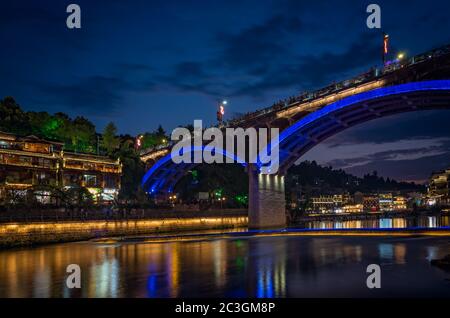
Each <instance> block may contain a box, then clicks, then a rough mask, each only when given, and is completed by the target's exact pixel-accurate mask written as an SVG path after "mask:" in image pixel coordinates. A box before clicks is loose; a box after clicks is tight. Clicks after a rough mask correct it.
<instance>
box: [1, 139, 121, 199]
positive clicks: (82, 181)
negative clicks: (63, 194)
mask: <svg viewBox="0 0 450 318" xmlns="http://www.w3.org/2000/svg"><path fill="white" fill-rule="evenodd" d="M121 174H122V165H121V163H120V162H119V160H112V159H110V158H108V157H104V156H96V155H91V154H80V153H70V152H65V151H64V150H63V143H61V142H56V141H49V140H45V139H40V138H38V137H36V136H27V137H21V136H17V135H14V134H9V133H4V132H0V198H4V197H5V196H6V195H7V193H8V191H14V192H16V193H18V194H20V193H23V194H25V193H26V191H27V190H28V189H31V188H33V187H35V186H42V187H43V188H45V187H46V186H47V187H55V188H70V187H85V188H87V189H88V190H89V192H90V193H91V194H92V195H93V197H94V200H95V201H96V202H111V201H112V200H114V199H115V198H116V197H117V195H118V192H119V190H120V177H121ZM45 197H46V196H45V194H44V195H42V196H41V197H40V198H38V199H40V200H41V201H42V202H43V203H46V202H45V199H44V198H45Z"/></svg>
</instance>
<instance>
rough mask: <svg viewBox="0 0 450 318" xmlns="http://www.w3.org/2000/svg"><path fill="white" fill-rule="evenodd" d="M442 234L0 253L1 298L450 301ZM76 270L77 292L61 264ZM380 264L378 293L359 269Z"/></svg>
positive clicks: (82, 245)
mask: <svg viewBox="0 0 450 318" xmlns="http://www.w3.org/2000/svg"><path fill="white" fill-rule="evenodd" d="M449 243H450V238H449V237H434V236H424V237H414V236H411V237H348V236H339V237H337V236H317V237H316V236H312V237H311V236H301V235H298V236H296V235H294V236H284V235H276V236H265V237H261V236H239V235H236V236H232V237H229V236H220V235H219V236H213V237H208V236H205V237H203V238H202V237H200V238H199V239H198V240H194V241H163V242H153V243H145V242H141V241H137V242H136V241H133V242H131V241H129V242H122V243H110V244H108V243H100V242H93V241H88V242H78V243H65V244H55V245H48V246H41V247H35V248H23V249H11V250H4V251H0V297H416V296H417V297H420V296H424V297H443V296H446V297H449V296H450V280H449V279H450V273H448V272H445V271H443V270H441V269H438V268H436V267H434V266H431V265H430V260H431V259H436V258H441V257H443V256H445V255H447V254H450V244H449ZM69 264H78V265H80V267H81V288H80V289H68V288H67V287H66V282H65V281H66V277H67V274H66V267H67V266H68V265H69ZM369 264H379V265H380V266H381V289H375V290H374V289H368V288H367V286H366V278H367V276H368V274H367V273H366V268H367V266H368V265H369Z"/></svg>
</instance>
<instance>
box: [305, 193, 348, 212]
mask: <svg viewBox="0 0 450 318" xmlns="http://www.w3.org/2000/svg"><path fill="white" fill-rule="evenodd" d="M311 200H312V205H313V211H314V212H320V213H333V212H337V213H339V212H342V206H343V203H344V196H343V195H340V194H335V195H321V196H319V197H312V198H311Z"/></svg>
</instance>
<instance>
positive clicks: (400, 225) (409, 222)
mask: <svg viewBox="0 0 450 318" xmlns="http://www.w3.org/2000/svg"><path fill="white" fill-rule="evenodd" d="M441 226H450V217H449V216H421V217H408V218H402V217H397V218H370V219H365V220H346V221H310V222H304V223H301V224H300V227H303V228H308V229H362V228H379V229H390V228H395V229H404V228H410V227H426V228H437V227H441Z"/></svg>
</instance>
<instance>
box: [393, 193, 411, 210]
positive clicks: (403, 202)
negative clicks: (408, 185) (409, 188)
mask: <svg viewBox="0 0 450 318" xmlns="http://www.w3.org/2000/svg"><path fill="white" fill-rule="evenodd" d="M392 208H393V211H404V210H406V209H407V208H408V200H407V199H406V198H405V197H404V196H395V197H394V198H393V202H392Z"/></svg>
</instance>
